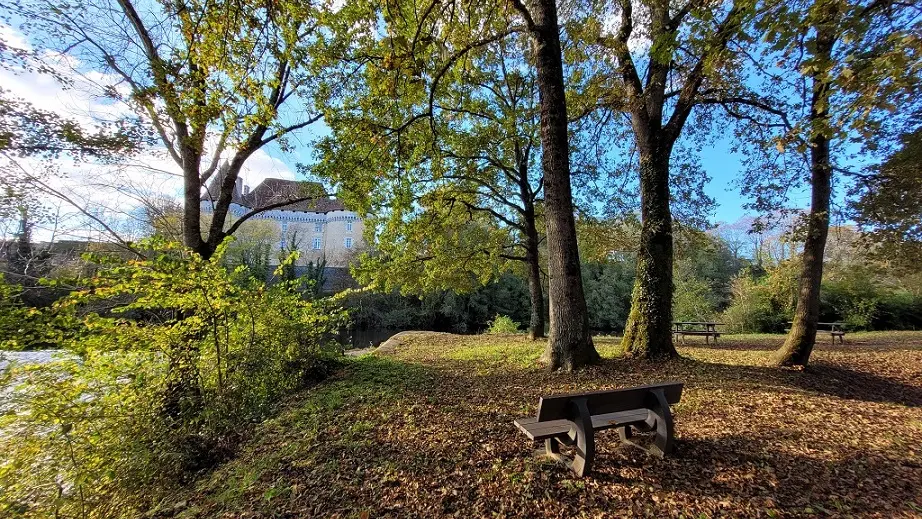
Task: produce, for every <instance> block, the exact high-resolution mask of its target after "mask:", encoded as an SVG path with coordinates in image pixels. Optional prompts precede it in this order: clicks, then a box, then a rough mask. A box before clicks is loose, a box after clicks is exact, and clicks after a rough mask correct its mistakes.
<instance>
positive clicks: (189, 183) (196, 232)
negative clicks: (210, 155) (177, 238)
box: [182, 157, 206, 256]
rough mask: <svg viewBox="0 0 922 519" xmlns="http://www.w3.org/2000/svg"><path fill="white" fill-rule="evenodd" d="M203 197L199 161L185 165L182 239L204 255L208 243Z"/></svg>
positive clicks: (186, 244)
mask: <svg viewBox="0 0 922 519" xmlns="http://www.w3.org/2000/svg"><path fill="white" fill-rule="evenodd" d="M184 158H185V157H184ZM201 197H202V182H201V180H200V178H199V171H198V163H195V164H194V165H191V166H185V167H183V216H182V241H183V245H185V246H186V247H188V248H190V249H192V250H194V251H195V252H198V253H199V254H202V255H203V256H204V254H203V253H204V252H205V249H206V247H205V245H206V244H205V242H204V240H202V207H201Z"/></svg>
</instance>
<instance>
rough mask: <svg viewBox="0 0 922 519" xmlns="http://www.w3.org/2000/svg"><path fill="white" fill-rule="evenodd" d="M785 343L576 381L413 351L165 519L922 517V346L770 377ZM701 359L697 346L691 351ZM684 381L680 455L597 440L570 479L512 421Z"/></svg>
mask: <svg viewBox="0 0 922 519" xmlns="http://www.w3.org/2000/svg"><path fill="white" fill-rule="evenodd" d="M782 341H783V337H782V336H728V337H726V338H722V339H721V343H720V344H719V345H717V346H714V345H710V346H705V345H704V344H703V341H701V342H702V343H701V344H699V343H698V341H695V339H689V344H688V345H687V346H686V347H680V348H679V351H680V353H681V354H682V358H681V359H677V360H674V361H670V362H668V363H666V364H648V363H644V362H639V361H634V360H630V359H623V358H619V357H618V347H617V346H618V342H617V339H614V338H597V339H596V345H597V348H598V349H599V351H600V353H601V354H602V356H603V362H602V364H601V365H599V366H594V367H592V368H589V369H587V370H584V371H582V372H579V373H575V374H560V373H548V372H545V371H543V370H542V369H541V367H540V366H538V365H537V364H536V361H537V359H538V357H539V356H540V354H541V348H542V345H543V343H533V342H529V341H528V340H527V339H525V338H524V337H521V336H513V335H510V336H454V335H447V334H438V335H434V334H413V335H411V336H408V337H404V338H402V340H401V341H400V344H399V346H398V347H395V348H388V349H387V350H386V352H380V353H378V354H375V355H367V356H363V357H359V358H355V359H350V360H348V361H347V365H346V367H345V368H344V369H343V370H342V371H341V372H340V373H338V375H337V376H335V377H333V379H331V380H330V381H328V382H326V383H324V384H322V385H321V386H319V387H316V388H314V389H312V390H311V391H309V392H306V393H304V394H303V395H300V396H299V397H298V398H295V399H292V401H290V402H289V403H288V404H287V406H286V407H285V410H284V411H283V412H282V413H280V414H279V415H278V416H277V417H276V418H275V419H273V420H271V421H268V422H266V423H264V424H262V425H261V426H260V428H259V430H258V432H257V434H256V435H255V437H254V439H253V440H252V441H251V442H249V443H248V444H247V445H245V446H243V447H242V449H241V453H240V455H239V456H238V457H237V458H236V459H234V460H232V461H231V462H229V463H227V464H226V465H224V466H223V467H221V468H220V469H219V470H217V471H216V472H214V473H212V474H210V475H208V476H207V477H205V478H204V479H202V480H201V481H199V482H198V483H197V485H195V486H194V487H193V488H190V489H189V490H188V493H187V495H185V496H179V497H178V498H177V500H176V501H174V502H171V503H164V505H163V507H162V509H161V510H160V511H159V513H160V515H171V516H178V517H183V518H193V517H342V518H347V517H359V518H365V517H441V516H458V517H494V516H496V517H633V516H648V517H692V518H702V517H801V516H803V517H807V516H811V517H813V516H849V517H920V516H922V446H920V443H919V440H920V439H922V333H872V334H854V335H849V336H847V337H846V341H847V343H846V344H845V345H844V346H835V347H832V346H829V345H821V346H820V348H819V350H818V351H817V352H816V354H815V357H814V364H813V365H812V366H811V367H810V368H808V369H807V370H805V371H792V370H780V369H775V368H770V367H767V361H768V358H769V356H770V353H771V351H772V350H773V349H774V348H776V347H778V346H779V345H780V344H781V343H782ZM692 343H694V344H692ZM671 379H679V380H684V381H685V382H686V391H685V394H684V396H683V400H682V403H680V404H679V405H678V406H677V407H676V408H675V414H676V431H677V437H678V441H677V450H676V453H675V454H674V455H673V456H672V457H670V458H667V459H663V460H658V459H655V458H652V457H649V456H647V455H646V454H645V453H644V452H642V451H640V450H638V449H632V448H629V447H623V446H620V445H619V444H618V441H617V435H616V434H615V433H614V432H603V433H600V434H599V435H598V436H597V440H596V442H597V449H598V454H597V458H596V465H595V470H594V472H593V474H592V475H591V476H589V477H587V478H583V479H577V478H574V477H573V476H572V474H571V473H570V472H568V471H567V470H565V469H564V468H562V467H558V466H556V465H554V464H553V463H550V462H548V461H545V460H542V459H540V458H536V457H535V456H534V455H533V452H534V449H535V447H536V445H534V444H532V443H531V442H529V441H528V440H527V438H526V437H525V436H524V435H523V434H521V433H519V432H518V431H517V430H516V429H515V427H514V426H513V425H512V420H513V419H515V418H517V417H520V416H527V415H530V414H533V413H534V411H535V407H536V403H537V400H538V397H539V396H540V395H542V394H549V393H562V392H570V391H586V390H594V389H606V388H615V387H622V386H631V385H637V384H642V383H650V382H655V381H662V380H671Z"/></svg>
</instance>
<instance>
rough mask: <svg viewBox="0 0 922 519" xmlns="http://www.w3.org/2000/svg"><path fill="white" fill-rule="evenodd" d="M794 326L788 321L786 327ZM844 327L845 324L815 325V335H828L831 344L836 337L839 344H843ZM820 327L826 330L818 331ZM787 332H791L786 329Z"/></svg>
mask: <svg viewBox="0 0 922 519" xmlns="http://www.w3.org/2000/svg"><path fill="white" fill-rule="evenodd" d="M792 324H794V323H793V322H791V321H788V326H790V325H792ZM843 326H845V323H816V332H817V333H828V334H829V338H830V339H832V343H833V344H835V343H836V337H838V338H839V344H845V330H844V329H842V327H843ZM820 327H823V328H828V329H825V330H823V329H820ZM787 331H791V330H790V329H788V330H787Z"/></svg>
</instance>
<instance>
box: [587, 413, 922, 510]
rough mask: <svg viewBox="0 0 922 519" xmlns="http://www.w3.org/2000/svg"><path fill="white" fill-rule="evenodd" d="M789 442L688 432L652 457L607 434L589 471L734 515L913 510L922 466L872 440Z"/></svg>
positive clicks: (609, 481)
mask: <svg viewBox="0 0 922 519" xmlns="http://www.w3.org/2000/svg"><path fill="white" fill-rule="evenodd" d="M603 444H604V442H603ZM779 447H782V448H779ZM796 447H798V445H797V444H796V443H793V444H792V443H787V444H784V445H783V446H782V445H781V442H779V439H778V438H777V437H775V436H773V433H772V431H764V432H763V433H761V434H753V435H738V434H730V435H721V436H716V437H708V438H701V437H693V438H682V439H680V440H679V441H677V444H676V451H675V453H674V454H673V455H672V456H670V457H667V458H665V459H656V458H652V457H650V456H647V455H645V453H643V452H641V451H639V450H637V449H634V448H631V447H627V446H619V445H618V444H617V438H614V441H613V443H612V444H611V446H610V447H609V448H608V449H605V448H604V447H603V448H602V449H600V451H601V455H600V456H599V457H598V458H597V467H598V468H597V470H596V471H595V472H594V473H593V474H592V475H591V477H592V478H593V479H594V480H595V481H596V482H598V483H599V484H600V485H602V486H606V485H638V484H640V485H650V486H652V487H653V488H656V489H662V490H663V491H665V492H668V493H676V494H678V495H691V496H695V498H696V499H697V500H702V499H708V498H710V500H712V502H716V503H717V504H718V508H720V507H721V506H723V507H725V508H727V509H733V510H736V512H735V513H734V512H731V513H730V514H731V515H734V516H740V513H741V512H743V511H750V510H751V511H756V510H760V509H775V510H781V511H783V512H784V513H786V514H792V515H810V514H812V513H821V512H823V513H824V515H844V516H861V515H865V514H867V515H873V514H879V513H880V512H883V511H889V515H891V516H895V515H898V514H897V513H898V512H901V513H903V514H907V513H908V514H909V515H913V512H918V511H919V509H918V508H917V507H918V506H919V505H920V503H919V502H918V501H919V499H918V489H917V488H916V485H918V483H919V481H920V476H922V466H920V464H919V463H918V461H911V460H907V459H905V458H904V457H903V456H902V453H901V452H899V451H897V450H892V449H881V448H879V447H875V446H864V447H863V448H861V449H860V450H857V451H856V450H855V449H852V448H849V447H843V448H842V449H840V450H838V451H832V452H830V451H828V450H824V451H822V452H818V451H813V450H811V447H812V446H811V445H809V444H808V445H803V446H800V447H801V449H800V451H799V452H798V451H797V450H795V449H796ZM824 447H825V446H824ZM914 496H915V497H914ZM914 499H915V501H914Z"/></svg>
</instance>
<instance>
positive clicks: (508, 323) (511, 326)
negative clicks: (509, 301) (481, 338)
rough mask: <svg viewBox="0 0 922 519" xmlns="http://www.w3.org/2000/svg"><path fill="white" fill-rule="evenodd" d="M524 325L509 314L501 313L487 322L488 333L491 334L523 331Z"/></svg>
mask: <svg viewBox="0 0 922 519" xmlns="http://www.w3.org/2000/svg"><path fill="white" fill-rule="evenodd" d="M521 332H522V325H521V324H519V323H517V322H515V321H513V320H512V318H511V317H509V316H508V315H499V314H497V315H496V317H494V318H493V320H492V321H490V322H489V323H487V333H490V334H505V333H521Z"/></svg>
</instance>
